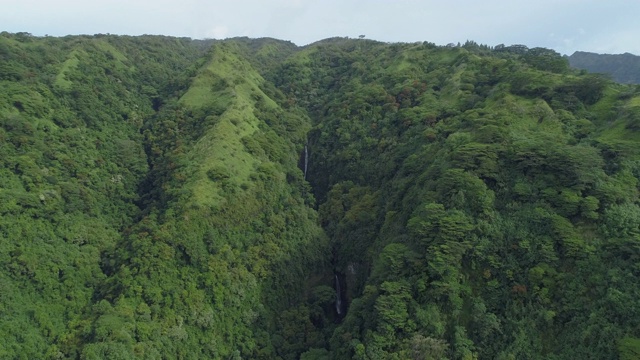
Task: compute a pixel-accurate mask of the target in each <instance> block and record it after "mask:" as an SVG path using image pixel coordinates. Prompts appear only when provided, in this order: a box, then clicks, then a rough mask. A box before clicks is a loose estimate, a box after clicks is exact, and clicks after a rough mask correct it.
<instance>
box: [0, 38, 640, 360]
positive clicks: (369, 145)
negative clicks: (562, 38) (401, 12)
mask: <svg viewBox="0 0 640 360" xmlns="http://www.w3.org/2000/svg"><path fill="white" fill-rule="evenodd" d="M522 49H523V47H522V46H511V47H501V48H500V49H491V48H489V47H486V46H481V45H478V44H475V43H473V42H467V43H466V44H465V45H464V46H461V47H451V48H448V47H447V48H444V47H437V46H435V45H433V44H430V43H416V44H386V43H378V42H375V41H369V40H362V39H361V40H353V39H342V38H335V39H327V40H323V41H320V42H318V43H315V44H311V45H309V46H306V47H302V48H299V47H296V46H295V45H293V44H291V43H288V42H284V41H279V40H275V39H257V40H252V39H246V38H240V39H231V40H226V41H194V40H191V39H178V38H170V37H158V36H143V37H118V36H103V35H96V36H77V37H73V36H71V37H65V38H50V37H47V38H36V37H32V36H30V35H29V34H7V33H2V34H1V35H0V60H1V62H0V85H2V86H1V87H0V140H1V141H0V161H1V162H2V166H1V167H0V199H1V200H2V201H0V262H1V264H2V270H1V271H0V284H2V292H0V315H1V316H2V319H3V321H2V322H1V323H0V336H1V337H2V339H3V341H2V343H0V357H2V358H25V359H39V358H42V359H59V358H76V359H138V358H139V359H164V358H167V359H173V358H180V359H197V358H201V359H210V358H221V359H239V358H247V359H251V358H261V359H277V358H281V359H298V358H301V359H307V360H309V359H350V358H354V359H443V358H450V359H473V358H480V359H494V358H496V359H575V358H593V359H618V358H620V359H633V358H636V357H637V354H638V353H640V345H639V344H640V340H638V338H640V333H639V332H640V323H639V321H640V313H638V311H639V310H638V309H640V303H639V301H640V300H639V299H640V297H639V296H638V295H639V292H640V284H639V283H638V256H639V255H640V253H639V251H640V250H639V249H640V248H639V247H638V244H639V241H640V239H639V235H640V208H639V207H638V189H639V185H638V180H639V179H640V158H639V156H640V154H639V152H640V147H639V146H638V141H639V140H640V137H639V136H638V133H637V131H638V130H639V129H640V125H639V124H640V92H639V91H638V89H637V88H634V87H629V86H625V85H618V84H614V83H612V82H610V81H608V80H606V79H603V78H601V77H598V76H595V75H585V74H579V73H576V72H573V71H572V70H570V69H569V67H568V63H567V61H566V60H565V59H563V58H562V57H560V56H559V55H558V54H557V53H555V52H553V51H551V50H547V49H540V48H535V49H526V51H522ZM336 288H339V289H340V291H339V292H338V293H336Z"/></svg>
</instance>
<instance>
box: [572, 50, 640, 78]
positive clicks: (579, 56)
mask: <svg viewBox="0 0 640 360" xmlns="http://www.w3.org/2000/svg"><path fill="white" fill-rule="evenodd" d="M568 59H569V64H571V66H572V67H574V68H576V69H584V70H587V71H589V72H592V73H601V74H608V75H610V76H611V78H612V79H613V80H615V81H617V82H619V83H622V84H640V56H637V55H633V54H629V53H624V54H617V55H611V54H595V53H590V52H583V51H576V52H574V53H573V54H571V56H569V57H568Z"/></svg>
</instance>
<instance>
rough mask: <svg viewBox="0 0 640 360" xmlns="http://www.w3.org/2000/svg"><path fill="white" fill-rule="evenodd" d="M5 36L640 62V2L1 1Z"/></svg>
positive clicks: (493, 0)
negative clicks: (355, 42) (374, 47)
mask: <svg viewBox="0 0 640 360" xmlns="http://www.w3.org/2000/svg"><path fill="white" fill-rule="evenodd" d="M0 5H3V9H5V11H4V12H3V13H2V14H0V21H1V22H2V24H3V25H2V28H0V31H8V32H13V33H15V32H29V33H31V34H33V35H36V36H45V35H51V36H65V35H81V34H87V35H93V34H99V33H110V34H116V35H142V34H153V35H167V36H177V37H190V38H194V39H206V38H213V39H224V38H229V37H239V36H247V37H250V38H260V37H272V38H276V39H281V40H288V41H292V42H293V43H295V44H296V45H300V46H301V45H307V44H309V43H313V42H316V41H319V40H322V39H326V38H330V37H336V36H339V37H345V36H346V37H352V38H357V37H358V36H359V35H365V36H366V38H368V39H373V40H378V41H384V42H417V41H429V42H433V43H436V44H438V45H446V44H448V43H458V42H460V43H464V42H465V41H467V40H473V41H475V42H477V43H479V44H485V45H489V46H495V45H498V44H505V45H511V44H524V45H527V46H528V47H546V48H550V49H554V50H556V51H558V52H560V53H562V54H567V55H570V54H572V53H573V52H575V51H587V52H595V53H609V54H622V53H626V52H628V53H632V54H636V55H640V42H638V41H637V39H638V38H640V24H639V23H637V21H635V16H636V14H638V13H640V2H634V3H631V2H628V1H623V0H614V1H609V2H606V3H605V2H600V1H595V0H564V1H552V0H540V1H538V2H535V3H533V2H513V1H509V2H508V1H503V0H487V1H485V2H482V3H480V2H472V1H470V0H453V1H450V2H448V3H442V2H437V1H433V0H428V1H418V0H401V1H395V2H393V3H391V2H389V1H382V0H373V1H370V2H365V1H364V0H347V1H336V0H327V1H324V2H322V3H313V2H310V1H304V0H275V1H271V2H269V3H263V2H259V1H256V0H243V1H236V2H234V3H230V2H220V1H204V0H185V1H182V2H180V3H177V2H172V1H167V0H156V1H148V0H141V1H137V2H131V1H125V0H106V1H102V2H100V3H88V2H81V1H78V0H60V1H56V2H55V3H53V2H48V1H44V0H0Z"/></svg>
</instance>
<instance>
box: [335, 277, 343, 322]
mask: <svg viewBox="0 0 640 360" xmlns="http://www.w3.org/2000/svg"><path fill="white" fill-rule="evenodd" d="M335 277H336V312H337V313H338V315H342V296H341V293H340V279H338V275H337V274H336V275H335Z"/></svg>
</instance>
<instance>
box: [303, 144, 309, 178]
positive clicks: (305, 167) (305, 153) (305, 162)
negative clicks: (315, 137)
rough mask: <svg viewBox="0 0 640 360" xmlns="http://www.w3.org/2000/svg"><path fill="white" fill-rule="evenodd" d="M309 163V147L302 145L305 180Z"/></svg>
mask: <svg viewBox="0 0 640 360" xmlns="http://www.w3.org/2000/svg"><path fill="white" fill-rule="evenodd" d="M308 164H309V149H308V147H307V145H305V146H304V179H305V180H307V165H308Z"/></svg>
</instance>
